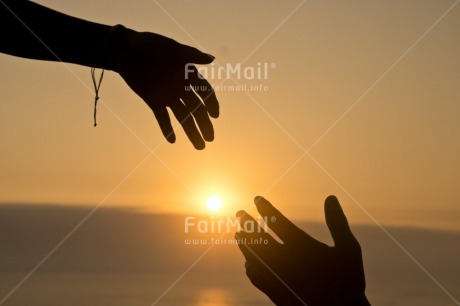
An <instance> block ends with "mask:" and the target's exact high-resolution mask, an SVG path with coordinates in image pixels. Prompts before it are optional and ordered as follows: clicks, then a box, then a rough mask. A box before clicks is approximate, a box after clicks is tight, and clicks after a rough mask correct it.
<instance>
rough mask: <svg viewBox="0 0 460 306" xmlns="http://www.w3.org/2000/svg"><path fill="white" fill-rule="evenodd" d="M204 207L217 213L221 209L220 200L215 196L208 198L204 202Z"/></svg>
mask: <svg viewBox="0 0 460 306" xmlns="http://www.w3.org/2000/svg"><path fill="white" fill-rule="evenodd" d="M206 207H207V208H209V210H211V211H218V210H219V209H221V208H222V200H221V198H219V197H218V196H216V195H212V196H210V197H209V198H208V199H207V200H206Z"/></svg>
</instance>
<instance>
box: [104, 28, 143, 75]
mask: <svg viewBox="0 0 460 306" xmlns="http://www.w3.org/2000/svg"><path fill="white" fill-rule="evenodd" d="M135 33H136V31H134V30H131V29H128V28H126V27H124V26H122V25H121V24H118V25H115V26H112V27H110V29H109V33H108V36H107V43H106V52H105V59H104V64H103V68H104V69H106V70H113V71H115V72H119V67H120V63H121V60H120V59H121V58H122V56H123V53H124V52H125V50H126V46H128V45H129V44H130V41H131V40H132V38H133V36H134V34H135Z"/></svg>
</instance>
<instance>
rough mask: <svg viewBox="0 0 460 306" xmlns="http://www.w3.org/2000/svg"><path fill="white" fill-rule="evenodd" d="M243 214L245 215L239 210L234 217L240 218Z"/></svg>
mask: <svg viewBox="0 0 460 306" xmlns="http://www.w3.org/2000/svg"><path fill="white" fill-rule="evenodd" d="M245 214H246V212H245V211H244V210H239V211H237V212H236V216H237V217H242V216H244V215H245Z"/></svg>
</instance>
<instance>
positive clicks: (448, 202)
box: [0, 0, 460, 230]
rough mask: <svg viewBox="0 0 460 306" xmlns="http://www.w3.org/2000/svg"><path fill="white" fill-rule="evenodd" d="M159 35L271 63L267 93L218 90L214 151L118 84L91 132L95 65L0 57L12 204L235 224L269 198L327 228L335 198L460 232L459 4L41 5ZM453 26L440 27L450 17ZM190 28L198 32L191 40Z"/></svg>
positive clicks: (394, 218)
mask: <svg viewBox="0 0 460 306" xmlns="http://www.w3.org/2000/svg"><path fill="white" fill-rule="evenodd" d="M39 3H42V4H44V5H47V6H50V7H52V8H54V9H57V10H61V11H63V12H66V13H68V14H71V15H75V16H78V17H82V18H86V19H90V20H93V21H97V22H101V23H107V24H117V23H121V24H124V25H126V26H128V27H131V28H134V29H137V30H148V31H152V32H158V33H161V34H164V35H167V36H170V37H173V38H175V39H176V40H178V41H180V42H182V43H186V44H190V45H193V46H196V47H199V48H201V49H202V50H204V51H206V52H209V53H211V54H214V55H215V56H216V57H217V60H216V65H226V64H231V65H236V64H238V63H240V64H241V65H242V67H257V65H258V63H268V64H269V67H270V68H269V70H268V78H267V79H266V80H265V79H262V80H247V79H244V78H242V79H239V80H217V79H210V81H211V83H213V84H219V83H220V85H226V86H230V85H240V86H246V87H247V88H248V87H251V86H253V87H254V86H260V85H262V86H263V87H264V88H267V91H262V92H250V91H246V92H244V91H240V92H235V91H230V89H229V88H228V87H227V88H221V90H220V91H219V92H218V93H217V94H218V97H219V101H220V103H221V118H219V119H218V120H215V121H214V123H215V130H216V140H215V141H214V142H213V143H212V144H210V145H208V147H207V148H206V149H205V150H204V151H195V150H194V149H193V147H192V145H191V144H190V143H189V142H188V140H186V137H185V135H184V133H183V132H182V131H181V129H176V132H177V134H178V137H177V138H178V140H177V143H176V144H174V145H170V144H168V143H166V142H165V141H164V140H163V138H162V136H161V133H160V130H159V128H158V126H157V123H156V122H155V121H154V117H153V115H152V113H151V111H150V110H149V109H148V107H147V106H146V105H145V104H144V103H143V102H142V101H141V100H140V99H139V98H138V97H137V96H136V95H135V94H134V93H133V92H131V91H130V90H129V88H128V87H127V86H126V85H125V84H124V83H123V81H122V80H121V78H119V77H118V76H117V75H115V74H114V73H108V74H106V76H105V78H104V81H103V84H102V89H101V97H102V101H103V102H104V103H105V104H106V105H107V107H104V105H102V104H100V106H99V109H98V110H99V111H98V123H99V125H98V127H97V128H94V127H93V126H92V107H93V105H92V103H93V98H94V93H93V91H92V87H91V86H92V85H91V77H90V71H89V68H85V67H78V66H75V65H63V64H59V63H45V62H36V61H35V62H34V61H30V60H24V59H19V58H14V57H10V56H6V55H2V54H0V67H1V70H0V82H1V84H2V90H1V91H0V99H1V101H2V103H1V105H0V108H1V109H0V133H1V138H0V139H1V140H2V146H1V149H0V156H1V159H0V163H1V164H0V168H1V169H2V171H1V172H0V202H34V203H64V204H65V203H77V204H87V205H97V204H100V203H102V204H103V205H124V206H132V207H138V206H140V207H142V208H146V209H149V210H153V211H173V212H198V211H203V209H204V205H205V204H204V202H205V199H206V197H207V196H208V195H210V194H219V195H221V196H222V198H223V200H224V205H226V209H227V212H228V213H230V212H233V211H235V210H237V209H240V208H248V207H251V202H252V198H253V196H254V195H256V194H263V195H265V196H266V197H267V198H269V199H271V200H273V202H274V203H275V204H278V206H279V207H280V208H281V210H283V211H284V212H285V213H286V215H288V216H289V217H292V218H296V219H321V220H322V219H323V208H322V203H323V200H324V198H325V197H326V196H327V195H328V194H336V195H337V196H338V197H339V199H341V200H342V203H343V206H344V208H345V210H346V212H347V215H348V216H349V219H350V220H351V222H356V223H374V222H379V223H382V224H389V223H391V224H403V225H419V226H428V227H442V228H451V229H452V228H455V229H457V230H458V229H460V225H459V223H458V218H459V217H460V208H459V205H458V203H459V202H460V189H459V188H458V178H459V174H460V161H459V160H458V156H460V140H459V137H458V136H459V135H460V134H459V133H460V124H459V123H458V117H459V112H460V106H459V103H458V101H459V100H460V89H459V86H458V81H459V79H460V61H459V60H458V54H460V40H459V39H458V29H459V28H460V7H454V8H453V9H452V10H451V11H450V12H449V13H448V14H447V15H445V16H444V17H443V18H441V19H440V17H442V16H443V14H444V13H446V11H447V10H448V9H449V7H450V6H451V5H452V4H453V3H454V2H453V1H397V2H387V1H386V2H379V3H367V2H358V1H355V2H347V3H344V2H340V1H337V2H335V3H332V2H328V3H325V2H323V1H307V2H301V1H284V2H277V1H251V2H247V1H232V2H231V4H230V3H224V2H217V1H194V2H179V1H158V2H155V1H137V2H136V4H135V5H133V4H131V3H128V2H126V1H120V0H117V1H104V2H102V1H101V2H99V1H86V0H84V1H78V2H57V1H39ZM438 19H440V20H439V22H437V20H438ZM185 29H186V30H185Z"/></svg>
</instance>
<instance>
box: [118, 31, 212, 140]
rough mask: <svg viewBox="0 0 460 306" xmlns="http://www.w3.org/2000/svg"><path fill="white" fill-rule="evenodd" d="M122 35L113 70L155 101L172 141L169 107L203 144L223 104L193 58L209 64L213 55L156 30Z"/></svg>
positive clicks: (155, 109)
mask: <svg viewBox="0 0 460 306" xmlns="http://www.w3.org/2000/svg"><path fill="white" fill-rule="evenodd" d="M120 36H121V38H120V44H119V50H118V51H117V53H116V54H115V56H114V59H113V61H114V69H113V70H115V71H116V72H118V73H119V74H120V75H121V77H122V78H123V79H124V80H125V81H126V83H127V84H128V85H129V86H130V87H131V89H132V90H133V91H134V92H136V93H137V94H138V95H139V96H140V97H141V98H142V99H143V100H144V101H145V102H146V103H147V104H148V105H149V106H150V108H151V109H152V110H153V113H154V114H155V117H156V119H157V121H158V123H159V125H160V128H161V131H162V132H163V135H164V136H165V137H166V139H167V140H168V141H169V142H174V141H175V139H176V138H175V134H174V131H173V128H172V125H171V120H170V118H169V114H168V111H167V109H166V108H167V107H169V108H170V109H171V111H172V112H173V114H174V116H175V117H176V118H177V120H178V121H179V122H180V124H181V125H182V127H183V129H184V131H185V133H186V134H187V136H188V138H189V139H190V141H191V142H192V143H193V145H194V146H195V148H197V149H203V148H204V147H205V142H204V141H212V140H213V139H214V130H213V126H212V123H211V120H210V117H213V118H217V117H218V116H219V104H218V102H217V98H216V95H215V93H214V91H213V89H212V87H211V85H210V84H209V83H208V82H207V81H206V79H204V78H203V77H202V76H201V75H200V74H199V73H198V71H197V69H196V67H195V66H194V65H193V64H194V63H195V64H209V63H211V62H212V61H213V60H214V57H213V56H212V55H209V54H206V53H203V52H201V51H199V50H197V49H195V48H193V47H190V46H186V45H183V44H180V43H178V42H176V41H175V40H173V39H170V38H168V37H164V36H162V35H158V34H154V33H149V32H135V31H133V30H129V29H125V28H123V29H122V32H121V35H120ZM192 87H193V88H194V89H197V91H196V92H195V91H194V90H192ZM198 89H199V90H198ZM200 131H201V133H200Z"/></svg>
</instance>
